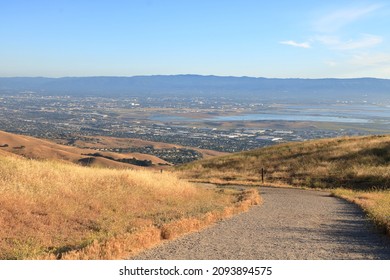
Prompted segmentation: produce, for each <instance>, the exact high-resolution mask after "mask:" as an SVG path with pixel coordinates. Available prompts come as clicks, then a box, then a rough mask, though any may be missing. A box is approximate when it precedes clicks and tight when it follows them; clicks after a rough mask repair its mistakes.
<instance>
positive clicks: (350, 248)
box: [134, 188, 390, 260]
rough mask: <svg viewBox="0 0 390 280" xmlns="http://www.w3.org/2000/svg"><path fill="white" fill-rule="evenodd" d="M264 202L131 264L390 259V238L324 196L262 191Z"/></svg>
mask: <svg viewBox="0 0 390 280" xmlns="http://www.w3.org/2000/svg"><path fill="white" fill-rule="evenodd" d="M261 195H262V197H263V199H264V203H263V205H261V206H256V207H253V208H252V209H251V210H250V211H249V212H247V213H243V214H240V215H238V216H235V217H233V218H231V219H229V220H225V221H222V222H220V223H218V224H216V225H214V226H212V227H210V228H208V229H206V230H203V231H201V232H197V233H193V234H189V235H186V236H184V237H182V238H180V239H177V240H174V241H170V242H165V243H163V244H162V245H160V246H158V247H156V248H154V249H151V250H148V251H145V252H144V253H142V254H140V255H138V256H136V257H135V258H134V259H188V260H189V259H195V260H202V259H206V260H208V259H243V260H245V259H271V260H274V259H275V260H277V259H300V260H306V259H333V260H337V259H387V260H389V259H390V238H388V237H386V236H384V235H382V234H379V233H377V232H376V231H375V228H374V227H373V225H372V224H371V223H370V222H369V221H368V220H367V219H366V218H365V216H364V214H363V213H362V211H361V210H360V209H359V208H358V207H357V206H355V205H353V204H350V203H347V202H345V201H343V200H341V199H338V198H334V197H330V196H329V194H328V193H325V192H315V191H305V190H298V189H282V188H261Z"/></svg>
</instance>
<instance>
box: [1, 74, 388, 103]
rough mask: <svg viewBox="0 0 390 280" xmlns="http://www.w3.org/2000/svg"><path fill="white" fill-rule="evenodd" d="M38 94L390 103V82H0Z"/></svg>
mask: <svg viewBox="0 0 390 280" xmlns="http://www.w3.org/2000/svg"><path fill="white" fill-rule="evenodd" d="M23 91H33V92H36V93H40V94H44V95H64V94H65V95H72V96H105V97H112V96H141V95H142V96H145V95H151V96H159V95H171V96H186V95H188V96H240V97H259V96H267V97H271V96H273V97H275V98H303V97H304V98H324V97H338V98H368V99H372V98H373V99H378V98H380V99H383V98H390V80H388V79H375V78H356V79H268V78H253V77H221V76H201V75H172V76H134V77H65V78H44V77H35V78H32V77H15V78H0V94H5V93H18V92H23Z"/></svg>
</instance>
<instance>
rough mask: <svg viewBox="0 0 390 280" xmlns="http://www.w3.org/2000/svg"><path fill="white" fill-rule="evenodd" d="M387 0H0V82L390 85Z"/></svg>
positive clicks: (389, 20)
mask: <svg viewBox="0 0 390 280" xmlns="http://www.w3.org/2000/svg"><path fill="white" fill-rule="evenodd" d="M389 15H390V5H389V4H387V3H385V2H383V1H380V0H378V1H366V0H362V1H349V0H338V1H336V0H331V1H326V2H318V1H314V2H313V1H309V0H302V1H276V2H275V1H273V2H272V1H271V2H264V1H254V0H243V1H202V0H197V1H178V0H167V1H141V0H134V1H122V0H118V1H115V2H107V1H99V0H98V1H93V2H90V1H55V2H53V1H45V0H37V1H22V0H15V1H4V3H2V9H1V10H0V19H1V20H0V23H1V26H2V28H1V29H0V38H1V40H2V44H1V46H0V62H1V66H2V67H1V69H0V77H52V78H58V77H91V76H125V77H128V76H130V77H132V76H150V75H178V74H182V73H195V74H197V75H215V76H234V77H242V76H249V77H266V78H302V79H308V78H309V79H319V78H360V77H373V78H389V77H390V54H389V53H388V50H389V49H390V41H389V31H388V28H386V26H389V25H390V16H389Z"/></svg>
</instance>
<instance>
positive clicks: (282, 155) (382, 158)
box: [178, 135, 390, 233]
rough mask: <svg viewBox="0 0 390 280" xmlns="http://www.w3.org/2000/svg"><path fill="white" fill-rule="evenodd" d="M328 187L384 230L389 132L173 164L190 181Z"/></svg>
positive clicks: (389, 194) (389, 207) (389, 210)
mask: <svg viewBox="0 0 390 280" xmlns="http://www.w3.org/2000/svg"><path fill="white" fill-rule="evenodd" d="M262 168H263V169H264V170H265V174H264V175H265V176H264V179H265V182H264V184H266V185H276V186H295V187H310V188H326V189H333V191H332V192H333V194H334V195H336V196H339V197H343V198H345V199H347V200H349V201H352V202H355V203H357V204H359V205H360V206H361V207H362V208H363V209H364V210H365V211H366V212H367V213H368V215H369V216H370V217H371V218H372V219H373V220H374V221H375V222H376V224H377V225H379V226H380V227H381V228H383V229H385V230H387V232H388V233H390V135H386V136H366V137H348V138H335V139H325V140H315V141H307V142H302V143H289V144H282V145H277V146H273V147H269V148H263V149H258V150H254V151H249V152H243V153H237V154H232V155H228V156H223V157H218V158H213V159H209V160H202V161H198V162H193V163H190V164H187V165H183V166H181V167H179V168H178V169H179V172H181V176H182V177H185V178H189V179H191V180H193V181H201V182H213V183H220V184H247V185H261V184H262V182H261V169H262Z"/></svg>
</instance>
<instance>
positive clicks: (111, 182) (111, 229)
mask: <svg viewBox="0 0 390 280" xmlns="http://www.w3.org/2000/svg"><path fill="white" fill-rule="evenodd" d="M239 194H240V193H239V192H238V191H216V190H215V189H206V188H200V187H196V186H194V185H192V184H190V183H188V182H186V181H183V180H180V179H178V178H177V177H176V176H175V175H174V174H170V173H168V172H164V173H163V174H161V173H154V172H150V171H133V170H112V169H102V168H87V167H81V166H76V165H73V164H67V163H60V162H55V161H46V162H40V161H34V160H26V159H21V158H16V157H6V156H0V225H1V227H0V240H1V241H0V259H30V258H60V257H61V258H118V257H121V256H123V255H124V254H130V251H132V250H133V249H134V250H136V249H137V248H138V249H142V247H143V246H144V247H147V246H149V245H150V244H154V243H157V242H159V240H160V238H162V237H161V230H162V228H163V226H165V227H167V225H169V224H170V223H174V222H177V221H179V220H183V219H200V220H201V219H203V218H204V216H205V215H206V213H217V212H218V213H219V212H221V213H222V212H223V211H224V209H225V208H226V207H232V206H238V204H240V203H241V202H242V201H239ZM185 230H188V231H189V230H191V228H189V229H181V231H183V232H185ZM171 231H172V230H171ZM136 240H138V241H136ZM143 243H145V244H144V245H142V244H143ZM126 250H127V251H126ZM75 252H78V253H75ZM80 252H81V253H80Z"/></svg>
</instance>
